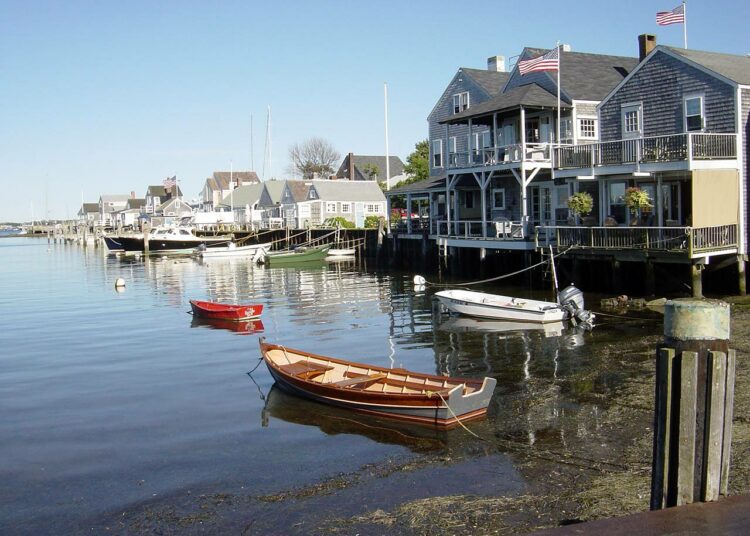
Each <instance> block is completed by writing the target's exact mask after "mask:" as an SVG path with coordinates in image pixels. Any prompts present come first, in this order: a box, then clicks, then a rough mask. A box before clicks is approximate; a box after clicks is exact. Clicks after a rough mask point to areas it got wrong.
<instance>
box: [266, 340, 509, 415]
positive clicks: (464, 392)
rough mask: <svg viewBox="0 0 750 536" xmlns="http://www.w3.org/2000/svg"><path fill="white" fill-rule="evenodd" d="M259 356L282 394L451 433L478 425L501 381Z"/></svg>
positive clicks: (276, 352)
mask: <svg viewBox="0 0 750 536" xmlns="http://www.w3.org/2000/svg"><path fill="white" fill-rule="evenodd" d="M260 353H261V355H262V356H263V359H264V361H265V362H266V365H267V366H268V370H269V372H270V373H271V376H273V378H274V379H275V380H276V383H277V384H278V385H279V387H281V388H282V389H284V390H286V391H288V392H291V393H293V394H296V395H299V396H303V397H306V398H311V399H313V400H317V401H318V402H323V403H325V404H331V405H334V406H340V407H344V408H348V409H351V410H354V411H357V412H360V413H369V414H371V415H380V416H383V417H389V418H391V419H398V420H401V421H406V422H411V423H416V424H424V425H429V426H435V427H438V428H452V427H454V426H456V425H458V424H459V423H463V422H466V421H471V420H474V419H480V418H482V417H484V416H485V415H486V413H487V406H488V404H489V402H490V398H491V397H492V392H493V390H494V388H495V384H496V383H497V381H496V380H495V378H484V379H470V378H453V377H449V376H435V375H431V374H422V373H420V372H410V371H408V370H404V369H389V368H385V367H377V366H374V365H365V364H361V363H355V362H352V361H344V360H343V359H334V358H332V357H326V356H322V355H317V354H312V353H310V352H306V351H303V350H295V349H293V348H286V347H285V346H282V345H280V344H269V343H267V342H265V340H264V338H263V337H261V338H260Z"/></svg>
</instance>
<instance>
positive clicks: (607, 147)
mask: <svg viewBox="0 0 750 536" xmlns="http://www.w3.org/2000/svg"><path fill="white" fill-rule="evenodd" d="M735 158H737V135H736V134H704V133H689V134H673V135H669V136H651V137H647V138H634V139H631V140H617V141H605V142H598V143H588V144H583V145H569V146H564V147H558V148H556V149H555V167H557V168H559V169H575V168H591V167H596V166H613V165H620V164H650V163H656V162H681V161H685V160H691V159H692V160H727V159H735Z"/></svg>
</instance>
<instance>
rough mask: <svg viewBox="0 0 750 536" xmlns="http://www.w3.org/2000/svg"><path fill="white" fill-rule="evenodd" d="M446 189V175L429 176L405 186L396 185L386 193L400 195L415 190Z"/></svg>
mask: <svg viewBox="0 0 750 536" xmlns="http://www.w3.org/2000/svg"><path fill="white" fill-rule="evenodd" d="M438 189H439V190H445V177H443V176H438V177H429V178H427V179H424V180H422V181H419V182H412V183H411V184H404V185H403V186H396V187H395V188H391V189H390V190H388V191H387V192H386V194H385V195H388V196H391V195H399V194H408V193H415V192H425V191H428V190H438Z"/></svg>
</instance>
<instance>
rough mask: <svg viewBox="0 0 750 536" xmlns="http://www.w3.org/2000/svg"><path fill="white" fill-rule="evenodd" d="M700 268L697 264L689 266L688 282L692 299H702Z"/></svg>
mask: <svg viewBox="0 0 750 536" xmlns="http://www.w3.org/2000/svg"><path fill="white" fill-rule="evenodd" d="M702 268H703V267H702V266H701V265H700V264H697V263H693V264H691V265H690V280H691V282H692V288H693V298H702V297H703V279H702V277H701V272H702Z"/></svg>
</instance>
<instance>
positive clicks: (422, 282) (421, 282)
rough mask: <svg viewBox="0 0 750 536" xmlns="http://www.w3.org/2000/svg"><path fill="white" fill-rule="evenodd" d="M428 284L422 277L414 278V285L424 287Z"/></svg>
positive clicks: (416, 276)
mask: <svg viewBox="0 0 750 536" xmlns="http://www.w3.org/2000/svg"><path fill="white" fill-rule="evenodd" d="M426 283H427V280H426V279H425V278H424V277H422V276H421V275H415V276H414V284H415V285H417V286H423V285H425V284H426Z"/></svg>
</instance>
